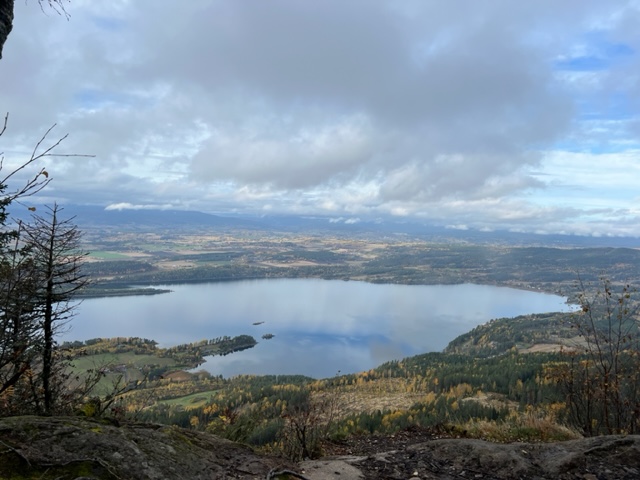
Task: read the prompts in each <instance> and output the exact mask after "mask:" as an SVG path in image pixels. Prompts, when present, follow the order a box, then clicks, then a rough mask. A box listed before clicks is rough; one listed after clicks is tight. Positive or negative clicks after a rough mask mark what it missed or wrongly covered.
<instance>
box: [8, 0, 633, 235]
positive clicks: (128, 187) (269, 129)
mask: <svg viewBox="0 0 640 480" xmlns="http://www.w3.org/2000/svg"><path fill="white" fill-rule="evenodd" d="M68 11H69V13H70V14H71V18H70V20H69V21H66V20H65V19H64V18H63V17H58V16H57V15H43V14H42V13H41V12H40V10H39V8H37V5H34V4H32V3H31V2H28V3H27V4H24V2H17V3H16V21H15V28H14V31H13V32H12V33H11V36H10V37H9V41H8V42H7V44H6V46H5V51H4V58H3V59H2V60H1V61H0V75H2V77H3V79H4V82H3V83H4V85H5V87H4V88H3V91H2V92H0V105H2V108H3V109H5V110H8V111H10V112H11V121H10V125H9V130H8V132H7V134H6V135H5V136H3V147H4V148H3V150H4V151H5V152H7V157H8V158H7V161H13V160H14V158H15V157H21V155H22V156H24V154H25V153H26V152H28V146H29V145H32V144H33V142H34V139H37V138H38V134H39V133H41V132H44V131H45V130H46V128H48V127H49V126H50V125H52V124H53V123H58V124H59V128H60V130H62V131H63V132H65V133H66V132H69V133H70V137H69V139H68V140H67V141H66V142H65V150H66V151H73V152H79V153H91V154H95V155H96V157H95V158H94V159H83V160H78V159H59V160H56V161H55V162H53V163H51V165H47V167H48V168H49V170H50V171H51V173H52V174H53V176H54V182H53V183H52V186H51V189H50V190H49V191H48V192H47V195H48V197H47V198H57V199H58V200H59V201H65V202H86V203H93V204H102V205H113V204H130V205H134V206H135V205H165V204H170V205H174V206H177V207H180V208H196V209H200V210H205V211H225V212H242V211H254V212H259V211H264V210H268V211H270V212H276V213H277V212H294V213H305V214H307V213H316V214H331V215H333V216H334V218H338V217H340V216H342V217H344V218H346V219H349V218H350V219H356V218H375V217H379V216H381V215H397V216H415V217H417V218H422V219H424V220H426V221H435V222H439V223H441V224H443V225H464V226H466V227H468V228H479V229H499V228H510V229H519V230H525V231H527V230H530V231H540V230H541V229H542V230H549V229H557V230H558V231H560V230H562V231H565V230H567V231H568V230H571V231H575V232H582V233H585V234H588V233H596V232H598V233H600V234H603V235H605V234H607V232H614V231H615V232H631V233H633V232H635V234H636V235H640V227H633V225H632V224H631V223H630V219H631V218H633V216H634V214H633V213H632V209H633V208H634V207H633V205H634V202H635V201H637V195H635V196H634V195H632V190H633V186H632V183H633V181H632V180H633V178H634V176H636V175H637V174H638V171H637V168H636V167H635V166H634V159H635V158H636V156H637V151H638V150H639V146H638V142H637V140H636V139H637V133H638V131H640V127H638V125H640V119H639V115H638V110H639V108H640V104H638V102H637V101H636V100H634V99H637V98H638V88H639V87H638V85H640V81H639V80H640V63H639V62H640V56H639V55H638V53H636V52H640V35H639V34H638V33H637V28H636V25H637V20H638V17H639V16H640V14H639V9H638V6H637V4H636V3H634V2H632V1H628V2H618V3H616V4H615V5H614V4H610V3H605V2H599V1H595V0H580V1H578V0H571V1H567V2H562V3H560V4H558V2H552V1H550V0H542V1H539V2H528V3H527V2H512V1H510V0H509V1H507V0H491V1H487V2H481V3H480V2H466V1H465V2H461V1H457V0H456V1H451V2H423V1H415V0H412V1H407V2H402V3H401V4H400V3H398V2H391V1H380V2H373V3H372V2H369V1H365V0H353V1H350V2H342V1H338V0H326V1H323V2H296V1H293V0H276V1H274V2H268V3H263V2H258V3H256V2H252V1H248V0H233V1H232V0H191V1H189V2H184V3H183V4H180V5H179V6H176V4H175V2H168V1H165V0H154V1H151V0H136V1H135V2H134V1H125V0H120V1H117V2H107V3H104V2H91V1H83V0H78V1H75V0H74V2H72V3H71V4H69V6H68ZM25 145H26V146H27V147H25ZM576 152H578V153H576ZM9 157H10V158H9ZM636 178H637V177H636Z"/></svg>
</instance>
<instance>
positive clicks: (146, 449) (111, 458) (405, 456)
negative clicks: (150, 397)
mask: <svg viewBox="0 0 640 480" xmlns="http://www.w3.org/2000/svg"><path fill="white" fill-rule="evenodd" d="M368 438H370V439H368V440H366V441H364V442H363V445H362V446H361V447H362V448H360V447H358V445H355V444H354V445H352V446H350V449H353V450H356V451H353V452H351V454H349V455H339V456H335V457H331V458H322V459H319V460H313V461H305V462H301V463H300V464H297V465H295V464H291V463H287V462H285V461H283V460H282V459H278V458H275V457H268V456H263V455H258V454H256V453H255V452H254V451H253V450H251V449H250V448H248V447H245V446H242V445H239V444H236V443H233V442H230V441H227V440H223V439H221V438H218V437H216V436H214V435H208V434H205V433H200V432H195V431H191V430H184V429H181V428H177V427H169V426H163V425H149V424H142V425H123V426H115V425H111V424H108V423H104V422H99V421H95V420H91V419H86V418H82V417H54V418H43V417H14V418H5V419H0V480H5V479H6V480H10V479H20V480H25V479H34V480H35V479H40V480H54V479H58V480H80V479H83V480H88V479H94V480H114V479H120V480H121V479H130V480H142V479H145V480H147V479H150V480H174V479H176V480H177V479H181V480H182V479H189V480H191V479H193V480H205V479H269V480H276V479H277V480H283V479H284V478H286V476H284V475H283V476H275V475H273V472H274V471H283V470H287V471H290V472H292V473H295V476H291V477H289V478H301V479H306V480H334V479H335V480H373V479H376V480H377V479H390V480H408V479H414V480H426V479H439V480H453V479H456V480H459V479H461V478H462V479H481V480H487V479H491V480H512V479H521V480H545V479H554V480H555V479H558V480H578V479H579V480H614V479H615V480H626V479H629V480H631V479H634V480H635V479H639V478H640V436H637V435H629V436H604V437H594V438H586V439H580V440H570V441H566V442H557V443H536V444H527V443H512V444H497V443H491V442H485V441H482V440H473V439H453V438H435V437H432V438H430V439H426V440H425V438H426V437H425V436H420V435H419V430H415V431H407V432H405V433H404V434H401V435H400V434H398V435H391V436H388V437H380V436H378V437H373V438H372V437H368Z"/></svg>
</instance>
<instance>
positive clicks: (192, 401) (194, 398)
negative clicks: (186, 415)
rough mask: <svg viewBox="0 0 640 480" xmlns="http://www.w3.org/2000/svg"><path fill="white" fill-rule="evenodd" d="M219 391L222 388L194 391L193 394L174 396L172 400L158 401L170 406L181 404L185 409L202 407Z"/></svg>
mask: <svg viewBox="0 0 640 480" xmlns="http://www.w3.org/2000/svg"><path fill="white" fill-rule="evenodd" d="M219 391H220V389H216V390H209V391H206V392H198V393H192V394H191V395H186V396H184V397H178V398H172V399H170V400H161V401H159V402H158V403H163V404H165V405H170V406H178V405H180V406H182V407H183V408H184V409H185V410H188V409H190V408H201V407H204V406H205V405H206V404H207V403H208V402H209V400H210V399H211V397H212V396H213V395H214V394H215V393H217V392H219Z"/></svg>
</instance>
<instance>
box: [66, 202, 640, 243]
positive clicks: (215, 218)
mask: <svg viewBox="0 0 640 480" xmlns="http://www.w3.org/2000/svg"><path fill="white" fill-rule="evenodd" d="M63 214H64V216H65V217H75V222H76V224H77V225H78V226H79V227H80V228H81V229H95V228H109V229H114V228H115V229H122V230H123V231H147V230H148V231H155V230H166V229H176V228H179V229H182V230H183V231H185V232H189V231H202V230H210V229H217V230H223V231H224V230H237V229H241V230H254V231H272V232H290V233H305V232H308V233H310V234H311V233H313V234H320V233H322V232H326V233H331V234H340V235H347V236H348V235H356V236H368V235H374V236H381V235H382V236H387V237H388V236H403V235H405V236H408V237H411V238H418V239H424V240H425V241H442V242H445V241H463V242H470V243H481V244H482V243H490V244H500V243H503V244H505V245H544V246H547V247H554V246H555V247H628V248H640V239H638V238H630V237H586V236H577V235H540V234H533V233H514V232H507V231H494V232H484V231H478V230H455V229H450V228H445V227H442V226H435V225H427V224H424V223H420V222H418V221H409V220H403V221H398V220H395V219H386V220H383V221H380V220H378V221H360V220H358V221H354V222H349V221H345V219H338V220H336V219H335V218H331V217H323V216H291V215H269V216H251V215H237V216H227V215H213V214H209V213H203V212H197V211H182V210H150V209H148V210H147V209H139V210H134V209H122V210H115V209H114V210H106V209H105V208H104V207H99V206H80V205H68V206H65V207H64V209H63Z"/></svg>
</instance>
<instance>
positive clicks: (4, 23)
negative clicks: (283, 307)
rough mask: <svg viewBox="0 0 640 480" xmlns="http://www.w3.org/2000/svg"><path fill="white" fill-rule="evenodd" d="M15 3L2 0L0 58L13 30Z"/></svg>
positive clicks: (9, 0)
mask: <svg viewBox="0 0 640 480" xmlns="http://www.w3.org/2000/svg"><path fill="white" fill-rule="evenodd" d="M13 2H14V0H0V58H2V47H3V46H4V42H6V41H7V37H8V36H9V34H10V33H11V29H12V28H13Z"/></svg>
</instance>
